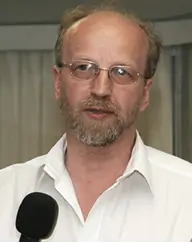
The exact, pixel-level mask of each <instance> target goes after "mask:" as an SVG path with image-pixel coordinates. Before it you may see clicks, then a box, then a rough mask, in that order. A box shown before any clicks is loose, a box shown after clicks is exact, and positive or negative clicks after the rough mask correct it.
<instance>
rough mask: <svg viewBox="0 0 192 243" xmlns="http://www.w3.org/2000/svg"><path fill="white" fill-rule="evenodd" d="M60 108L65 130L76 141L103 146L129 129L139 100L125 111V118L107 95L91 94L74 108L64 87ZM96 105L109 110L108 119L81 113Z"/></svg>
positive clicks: (136, 112) (137, 108)
mask: <svg viewBox="0 0 192 243" xmlns="http://www.w3.org/2000/svg"><path fill="white" fill-rule="evenodd" d="M59 103H60V109H61V112H62V115H63V118H64V123H65V130H66V132H68V133H71V134H72V135H73V136H74V138H75V139H77V140H78V141H80V142H82V143H84V144H86V145H88V146H93V147H104V146H107V145H109V144H112V143H113V142H115V141H116V140H117V139H118V138H119V137H120V135H121V134H122V133H123V132H124V130H126V129H129V128H130V127H131V126H132V125H133V124H134V123H135V121H136V119H137V116H138V114H139V107H140V106H139V102H138V104H137V105H135V107H134V109H132V110H131V111H129V112H127V114H126V118H123V117H122V116H121V115H120V114H119V109H118V107H116V106H115V105H114V104H113V103H112V102H111V101H110V99H109V98H108V97H98V96H96V95H91V96H90V97H89V98H88V99H86V100H83V101H81V102H80V103H79V106H78V108H77V109H74V108H73V107H72V106H71V105H70V102H69V99H68V98H67V95H66V93H65V90H64V88H62V90H61V97H60V100H59ZM95 106H98V107H99V108H101V109H103V110H107V111H110V113H111V114H110V115H109V119H108V118H106V119H105V118H104V119H91V118H88V117H86V118H87V119H86V118H85V116H83V113H84V112H85V111H86V110H88V109H91V107H95Z"/></svg>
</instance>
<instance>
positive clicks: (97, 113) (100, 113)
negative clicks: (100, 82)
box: [85, 107, 114, 118]
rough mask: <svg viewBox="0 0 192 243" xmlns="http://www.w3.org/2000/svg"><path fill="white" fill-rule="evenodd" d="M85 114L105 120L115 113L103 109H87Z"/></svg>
mask: <svg viewBox="0 0 192 243" xmlns="http://www.w3.org/2000/svg"><path fill="white" fill-rule="evenodd" d="M85 112H87V113H88V114H89V116H91V117H92V118H104V117H106V116H109V115H114V111H112V110H109V109H104V108H101V107H91V108H87V109H85Z"/></svg>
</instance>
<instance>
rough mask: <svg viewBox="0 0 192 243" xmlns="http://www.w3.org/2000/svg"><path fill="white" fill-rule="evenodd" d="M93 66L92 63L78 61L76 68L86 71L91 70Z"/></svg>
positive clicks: (76, 69)
mask: <svg viewBox="0 0 192 243" xmlns="http://www.w3.org/2000/svg"><path fill="white" fill-rule="evenodd" d="M91 67H92V65H91V64H89V63H78V64H76V65H75V67H74V70H75V71H80V72H85V71H88V70H90V68H91Z"/></svg>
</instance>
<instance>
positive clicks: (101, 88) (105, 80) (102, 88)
mask: <svg viewBox="0 0 192 243" xmlns="http://www.w3.org/2000/svg"><path fill="white" fill-rule="evenodd" d="M112 88H113V82H112V80H111V79H110V78H109V75H108V70H105V69H102V70H100V72H99V73H98V75H97V77H96V78H95V79H94V81H93V82H92V87H91V93H92V94H94V95H96V96H100V97H106V96H110V95H111V93H112Z"/></svg>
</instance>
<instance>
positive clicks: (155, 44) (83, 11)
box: [55, 5, 162, 79]
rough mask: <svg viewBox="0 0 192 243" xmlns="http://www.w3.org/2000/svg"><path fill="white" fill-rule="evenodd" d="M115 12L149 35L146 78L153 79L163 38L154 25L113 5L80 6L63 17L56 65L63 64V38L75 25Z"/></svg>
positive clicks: (56, 47)
mask: <svg viewBox="0 0 192 243" xmlns="http://www.w3.org/2000/svg"><path fill="white" fill-rule="evenodd" d="M105 10H107V11H113V12H116V13H119V14H122V15H123V16H125V17H127V18H128V19H132V20H133V21H134V22H135V23H136V24H137V25H138V26H139V27H140V28H141V29H142V30H143V31H144V32H145V34H146V35H147V38H148V41H149V51H148V57H147V63H146V70H145V78H146V79H149V78H151V77H152V76H153V75H154V73H155V71H156V68H157V63H158V61H159V57H160V52H161V48H162V41H161V38H160V37H159V36H158V35H157V34H156V33H155V31H154V28H153V26H152V23H149V22H148V21H144V20H141V19H140V18H138V17H137V16H136V15H135V14H131V13H127V12H124V11H122V10H117V9H114V8H113V6H111V5H101V6H100V7H97V8H93V7H92V8H91V7H85V6H82V5H81V6H78V7H76V8H75V9H73V10H72V11H70V12H66V13H65V14H64V15H63V18H62V20H61V23H60V27H59V31H58V37H57V41H56V44H55V62H56V65H58V66H59V64H60V63H61V55H62V42H63V36H64V34H65V32H66V31H67V30H68V28H70V27H71V26H72V25H73V24H74V23H76V22H77V21H79V20H81V19H83V18H86V17H88V16H89V15H91V14H93V13H96V12H100V11H105Z"/></svg>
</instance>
